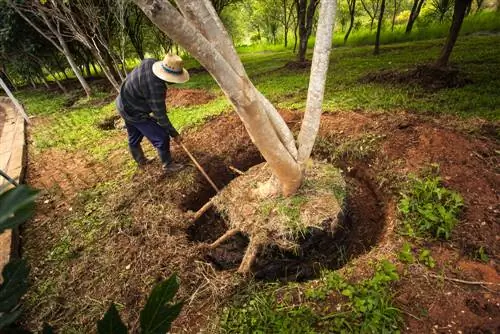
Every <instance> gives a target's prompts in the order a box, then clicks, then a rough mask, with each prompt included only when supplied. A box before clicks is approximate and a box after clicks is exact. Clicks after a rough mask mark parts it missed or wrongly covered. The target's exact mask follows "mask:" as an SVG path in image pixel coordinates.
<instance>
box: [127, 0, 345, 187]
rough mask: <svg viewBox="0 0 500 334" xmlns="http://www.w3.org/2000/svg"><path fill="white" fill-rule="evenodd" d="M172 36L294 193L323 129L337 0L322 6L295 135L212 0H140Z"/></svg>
mask: <svg viewBox="0 0 500 334" xmlns="http://www.w3.org/2000/svg"><path fill="white" fill-rule="evenodd" d="M135 1H136V3H137V4H138V5H139V6H140V7H141V9H142V10H143V11H144V13H145V14H146V15H147V16H148V17H149V18H150V19H151V21H153V23H154V24H156V25H157V26H158V27H159V28H160V29H162V30H163V31H164V32H165V33H166V34H167V35H168V36H169V37H170V38H172V40H174V41H175V42H176V43H179V45H181V46H182V47H183V48H185V49H186V50H187V51H188V52H189V53H190V54H191V55H192V56H193V57H194V58H196V59H197V60H198V61H199V62H200V64H201V65H202V66H203V67H205V68H206V69H207V70H208V72H209V73H210V74H211V75H212V76H213V77H214V79H215V80H216V81H217V83H218V84H219V86H220V87H221V88H222V90H223V91H224V93H225V94H226V96H227V97H228V99H229V100H230V101H231V103H232V104H233V106H234V108H235V109H236V112H237V113H238V115H239V116H240V118H241V120H242V121H243V123H244V125H245V127H246V129H247V131H248V133H249V135H250V137H251V138H252V140H253V142H254V143H255V145H256V146H257V148H258V149H259V151H260V152H261V153H262V155H263V156H264V158H265V159H266V161H267V162H268V165H269V167H270V169H271V171H272V173H273V175H274V177H275V179H276V180H277V181H278V182H276V186H275V189H274V190H275V191H277V192H280V191H281V192H282V193H283V194H284V195H285V196H289V195H291V194H293V193H294V192H296V191H297V189H298V188H299V187H300V185H301V183H302V180H303V171H304V169H305V163H306V161H307V159H308V158H309V156H310V154H311V151H312V147H313V144H314V141H315V138H316V135H317V131H318V128H319V121H320V116H321V104H322V101H323V95H324V87H325V81H326V72H327V68H328V64H329V54H330V49H331V41H332V27H333V22H334V19H335V8H336V1H334V0H324V1H323V2H322V6H321V11H320V20H319V26H318V33H317V39H316V45H315V51H314V56H313V62H312V68H311V79H310V84H309V91H308V98H307V103H306V112H305V115H304V120H303V123H302V128H301V130H300V133H299V137H298V147H297V146H296V144H295V140H294V137H293V135H292V133H291V131H290V129H289V128H288V127H287V125H286V123H285V122H284V120H283V119H282V118H281V116H280V115H279V114H278V112H277V111H276V109H275V108H274V106H273V105H272V104H271V103H270V102H269V101H268V100H267V99H266V98H265V97H264V96H263V95H262V94H261V93H260V92H259V91H258V90H257V89H256V88H255V86H254V85H253V84H252V82H251V81H250V80H249V78H248V76H247V74H246V72H245V69H244V67H243V65H242V63H241V60H240V59H239V57H238V55H237V53H236V50H235V49H234V46H233V44H232V42H231V40H230V38H229V35H228V33H227V31H226V30H225V28H224V26H223V25H222V23H221V21H220V18H219V17H218V16H217V13H216V12H215V9H214V8H213V6H212V5H211V3H210V2H209V1H208V0H205V1H194V0H191V1H188V0H186V1H182V0H176V4H177V6H178V9H176V8H175V7H174V6H173V5H172V4H171V3H170V2H169V1H167V0H135Z"/></svg>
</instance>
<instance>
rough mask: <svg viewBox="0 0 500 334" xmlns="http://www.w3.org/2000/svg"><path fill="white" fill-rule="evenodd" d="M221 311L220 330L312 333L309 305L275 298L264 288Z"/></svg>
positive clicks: (313, 319) (314, 318)
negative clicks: (295, 303) (294, 303)
mask: <svg viewBox="0 0 500 334" xmlns="http://www.w3.org/2000/svg"><path fill="white" fill-rule="evenodd" d="M267 290H268V291H262V292H259V293H256V294H255V295H253V296H251V297H248V298H246V300H244V301H243V302H242V303H239V304H235V305H233V306H231V307H226V308H225V309H224V310H223V313H222V316H221V319H220V323H219V325H220V327H221V330H222V333H283V334H285V333H297V334H298V333H316V331H315V330H314V327H313V325H314V323H315V322H316V321H317V320H318V319H317V316H316V315H315V314H314V312H313V311H312V309H311V308H309V307H307V306H302V305H293V304H290V303H287V302H285V301H278V300H277V298H276V295H275V292H274V291H271V289H267Z"/></svg>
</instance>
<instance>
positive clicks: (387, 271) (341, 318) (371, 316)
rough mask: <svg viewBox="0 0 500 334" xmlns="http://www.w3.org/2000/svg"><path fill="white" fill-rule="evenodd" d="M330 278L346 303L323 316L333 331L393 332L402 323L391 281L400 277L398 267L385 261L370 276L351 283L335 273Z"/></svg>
mask: <svg viewBox="0 0 500 334" xmlns="http://www.w3.org/2000/svg"><path fill="white" fill-rule="evenodd" d="M330 276H331V277H329V278H327V280H326V281H327V284H329V285H330V286H329V288H331V289H333V290H336V291H338V292H340V293H341V294H342V295H343V296H345V297H346V298H347V302H345V303H342V304H340V307H338V308H337V310H336V312H334V313H332V314H330V315H327V316H325V317H323V320H329V326H328V330H329V331H330V332H334V333H351V332H354V333H393V332H398V328H399V325H400V323H401V314H400V311H399V309H397V308H396V307H394V306H393V305H392V295H391V294H390V292H389V283H390V282H393V281H396V280H398V279H399V275H398V273H397V272H396V266H395V265H394V264H392V263H390V262H389V261H386V260H384V261H382V263H380V264H379V265H378V267H377V270H376V271H375V274H374V276H373V277H372V278H371V279H367V280H364V281H361V282H359V283H357V284H350V283H348V282H346V281H345V280H343V279H342V278H341V277H339V276H338V275H337V274H336V273H332V274H330Z"/></svg>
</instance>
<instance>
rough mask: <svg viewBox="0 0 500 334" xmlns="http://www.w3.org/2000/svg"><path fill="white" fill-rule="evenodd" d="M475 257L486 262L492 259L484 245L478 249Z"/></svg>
mask: <svg viewBox="0 0 500 334" xmlns="http://www.w3.org/2000/svg"><path fill="white" fill-rule="evenodd" d="M474 259H476V260H479V261H481V262H484V263H488V262H489V261H490V257H489V256H488V254H486V251H485V250H484V247H483V246H481V247H479V249H478V250H476V252H475V254H474Z"/></svg>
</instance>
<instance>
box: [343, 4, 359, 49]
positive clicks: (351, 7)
mask: <svg viewBox="0 0 500 334" xmlns="http://www.w3.org/2000/svg"><path fill="white" fill-rule="evenodd" d="M347 5H348V6H349V16H350V18H351V19H350V20H349V29H347V33H346V34H345V36H344V44H346V43H347V39H348V38H349V35H350V34H351V31H352V27H353V25H354V15H355V14H356V0H347Z"/></svg>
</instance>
